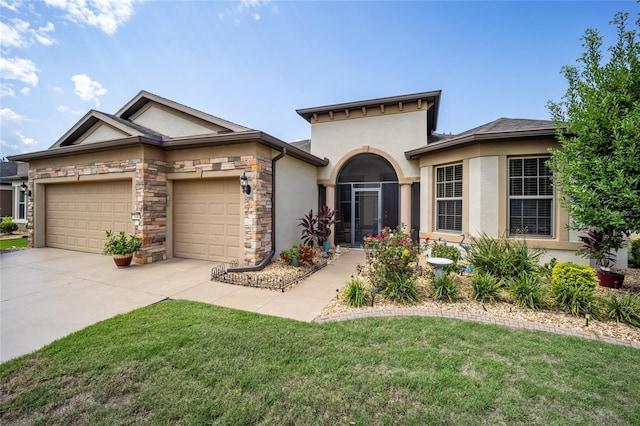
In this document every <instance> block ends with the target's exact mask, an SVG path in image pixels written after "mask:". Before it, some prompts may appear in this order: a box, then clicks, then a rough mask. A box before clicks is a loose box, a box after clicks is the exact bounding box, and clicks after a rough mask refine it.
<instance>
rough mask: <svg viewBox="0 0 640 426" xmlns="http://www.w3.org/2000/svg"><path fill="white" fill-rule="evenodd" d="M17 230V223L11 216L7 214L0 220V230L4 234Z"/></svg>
mask: <svg viewBox="0 0 640 426" xmlns="http://www.w3.org/2000/svg"><path fill="white" fill-rule="evenodd" d="M17 230H18V224H17V223H15V222H14V221H13V218H12V217H11V216H7V217H5V218H4V219H2V222H0V232H2V233H4V234H13V233H14V232H15V231H17Z"/></svg>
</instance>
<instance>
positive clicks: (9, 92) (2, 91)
mask: <svg viewBox="0 0 640 426" xmlns="http://www.w3.org/2000/svg"><path fill="white" fill-rule="evenodd" d="M15 95H16V92H15V91H14V90H13V88H11V87H9V86H7V85H6V84H0V96H2V97H3V98H4V97H7V96H11V97H14V96H15Z"/></svg>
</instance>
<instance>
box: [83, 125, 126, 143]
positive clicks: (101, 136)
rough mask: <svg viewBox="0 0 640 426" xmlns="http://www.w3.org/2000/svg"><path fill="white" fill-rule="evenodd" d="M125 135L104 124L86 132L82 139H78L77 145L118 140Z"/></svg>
mask: <svg viewBox="0 0 640 426" xmlns="http://www.w3.org/2000/svg"><path fill="white" fill-rule="evenodd" d="M125 136H128V135H126V134H125V133H124V132H121V131H119V130H116V129H114V128H113V127H111V126H108V125H106V124H104V123H100V124H97V125H96V126H95V127H94V128H93V129H91V130H90V131H89V132H87V135H86V137H85V138H84V139H80V140H79V141H78V142H77V143H95V142H102V141H108V140H113V139H118V138H123V137H125Z"/></svg>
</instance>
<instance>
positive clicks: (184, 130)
mask: <svg viewBox="0 0 640 426" xmlns="http://www.w3.org/2000/svg"><path fill="white" fill-rule="evenodd" d="M133 122H134V123H136V124H139V125H141V126H144V127H147V128H149V129H153V130H154V131H156V132H158V133H160V134H163V135H167V136H170V137H181V136H195V135H204V134H208V133H217V129H216V128H215V127H214V126H212V125H211V124H208V125H205V123H204V122H201V123H199V122H197V121H196V120H194V119H191V118H190V117H188V116H187V115H186V114H179V113H177V112H169V111H168V110H166V109H165V108H163V107H161V106H159V105H153V104H152V105H151V106H150V107H149V108H147V109H145V110H144V111H142V113H140V114H139V115H137V116H136V117H135V118H134V119H133Z"/></svg>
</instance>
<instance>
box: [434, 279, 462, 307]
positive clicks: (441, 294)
mask: <svg viewBox="0 0 640 426" xmlns="http://www.w3.org/2000/svg"><path fill="white" fill-rule="evenodd" d="M431 294H432V296H433V298H434V299H437V300H442V301H445V302H455V301H456V300H458V294H459V288H458V284H457V283H456V281H455V280H454V279H453V277H452V276H449V275H445V274H442V275H441V276H440V277H438V278H435V279H434V280H433V282H432V283H431Z"/></svg>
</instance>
